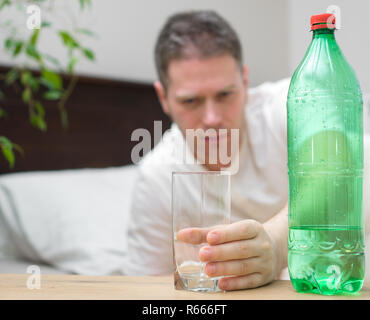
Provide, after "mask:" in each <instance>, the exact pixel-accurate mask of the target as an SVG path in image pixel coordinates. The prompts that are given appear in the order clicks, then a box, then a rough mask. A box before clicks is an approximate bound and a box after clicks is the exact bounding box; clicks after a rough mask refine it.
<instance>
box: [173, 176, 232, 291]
mask: <svg viewBox="0 0 370 320" xmlns="http://www.w3.org/2000/svg"><path fill="white" fill-rule="evenodd" d="M172 218H173V220H172V222H173V254H174V263H175V266H176V270H175V287H176V288H177V289H185V290H190V291H201V292H215V291H219V290H220V289H219V288H218V281H219V279H220V278H221V277H209V276H207V274H206V273H205V272H204V267H205V262H201V261H200V258H199V250H200V249H201V248H202V247H203V246H206V245H207V243H206V242H205V239H203V240H204V242H202V243H197V244H191V243H186V242H182V241H179V240H178V239H177V233H178V232H179V231H180V230H183V229H186V228H207V229H208V228H212V227H215V226H218V225H224V224H228V223H230V173H229V172H224V171H221V172H218V171H205V172H173V174H172Z"/></svg>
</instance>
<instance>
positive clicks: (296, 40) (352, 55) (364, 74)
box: [288, 0, 370, 92]
mask: <svg viewBox="0 0 370 320" xmlns="http://www.w3.org/2000/svg"><path fill="white" fill-rule="evenodd" d="M329 5H336V6H338V7H339V8H340V9H341V17H342V19H341V30H337V31H336V39H337V42H338V44H339V46H340V48H341V50H342V52H343V54H344V55H345V57H346V58H347V60H348V62H349V63H350V64H351V66H352V67H353V68H354V70H355V72H356V75H357V77H358V79H359V81H360V85H361V88H362V91H363V92H370V1H368V0H355V1H350V0H335V1H333V0H310V1H302V0H288V8H289V10H288V14H289V26H290V27H289V43H290V52H289V55H290V64H289V72H290V73H293V72H294V70H295V68H296V67H297V66H298V64H299V62H300V60H301V59H302V58H303V56H304V53H305V52H306V49H307V47H308V45H309V43H310V41H311V38H312V33H311V32H309V30H310V17H311V15H314V14H319V13H325V12H326V8H327V7H328V6H329Z"/></svg>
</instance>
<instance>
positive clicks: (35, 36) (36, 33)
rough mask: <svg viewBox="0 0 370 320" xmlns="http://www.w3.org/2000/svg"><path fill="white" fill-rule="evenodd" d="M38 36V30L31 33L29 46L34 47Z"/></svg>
mask: <svg viewBox="0 0 370 320" xmlns="http://www.w3.org/2000/svg"><path fill="white" fill-rule="evenodd" d="M39 34H40V29H35V30H34V31H33V33H32V36H31V39H30V45H32V46H36V43H37V39H38V37H39Z"/></svg>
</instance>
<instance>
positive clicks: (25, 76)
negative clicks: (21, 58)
mask: <svg viewBox="0 0 370 320" xmlns="http://www.w3.org/2000/svg"><path fill="white" fill-rule="evenodd" d="M21 83H22V84H23V85H24V86H29V87H30V88H31V89H32V90H33V91H37V90H38V89H39V84H38V82H37V80H36V79H35V78H34V76H33V75H32V73H31V72H30V71H28V70H27V71H24V72H22V75H21Z"/></svg>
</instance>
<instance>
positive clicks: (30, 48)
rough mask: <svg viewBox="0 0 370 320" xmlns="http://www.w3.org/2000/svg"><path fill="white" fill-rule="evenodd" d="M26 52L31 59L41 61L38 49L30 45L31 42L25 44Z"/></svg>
mask: <svg viewBox="0 0 370 320" xmlns="http://www.w3.org/2000/svg"><path fill="white" fill-rule="evenodd" d="M26 54H27V55H28V56H29V57H30V58H33V59H35V60H37V61H38V62H41V61H42V58H41V55H40V53H39V52H38V50H37V49H36V47H35V46H33V45H31V44H28V45H27V47H26Z"/></svg>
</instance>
